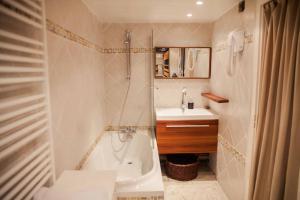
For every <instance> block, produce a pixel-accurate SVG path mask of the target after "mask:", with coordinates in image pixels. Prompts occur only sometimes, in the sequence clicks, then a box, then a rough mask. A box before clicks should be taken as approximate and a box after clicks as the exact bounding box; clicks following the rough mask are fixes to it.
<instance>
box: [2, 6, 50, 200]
mask: <svg viewBox="0 0 300 200" xmlns="http://www.w3.org/2000/svg"><path fill="white" fill-rule="evenodd" d="M44 7H45V6H44V1H42V0H0V199H1V200H2V199H3V200H6V199H7V200H8V199H13V200H18V199H32V197H33V195H34V194H35V193H36V192H37V191H38V190H39V189H40V188H41V187H42V186H44V185H50V184H52V183H53V182H54V180H55V175H54V174H55V172H54V161H53V151H52V149H53V148H52V138H51V137H52V134H51V122H50V119H51V116H50V105H49V83H48V74H47V73H48V68H47V43H46V20H45V9H44Z"/></svg>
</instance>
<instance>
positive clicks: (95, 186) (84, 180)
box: [34, 170, 116, 200]
mask: <svg viewBox="0 0 300 200" xmlns="http://www.w3.org/2000/svg"><path fill="white" fill-rule="evenodd" d="M115 180H116V172H115V171H103V170H101V171H84V170H83V171H77V170H70V171H64V172H63V174H62V175H61V176H60V178H59V179H58V180H57V181H56V182H55V184H54V185H53V186H52V187H51V188H46V187H44V188H41V189H40V190H39V192H38V193H37V194H36V195H35V196H34V200H86V199H88V200H111V199H113V198H114V195H113V194H114V188H115Z"/></svg>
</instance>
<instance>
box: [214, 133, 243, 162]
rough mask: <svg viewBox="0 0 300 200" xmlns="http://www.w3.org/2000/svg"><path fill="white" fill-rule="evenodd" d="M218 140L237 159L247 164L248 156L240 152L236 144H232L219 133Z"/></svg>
mask: <svg viewBox="0 0 300 200" xmlns="http://www.w3.org/2000/svg"><path fill="white" fill-rule="evenodd" d="M218 142H219V143H220V144H221V145H222V146H223V147H225V149H227V150H228V151H229V152H230V153H231V154H232V155H233V156H234V157H235V158H236V160H237V161H239V162H240V163H242V164H243V165H245V163H246V156H245V155H243V154H242V153H241V152H239V151H238V150H237V149H236V148H235V147H234V146H232V145H231V144H230V143H229V142H228V141H227V140H226V139H225V138H224V137H223V136H221V135H218Z"/></svg>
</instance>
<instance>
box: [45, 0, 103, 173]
mask: <svg viewBox="0 0 300 200" xmlns="http://www.w3.org/2000/svg"><path fill="white" fill-rule="evenodd" d="M46 17H47V19H48V20H50V21H51V22H48V32H47V40H48V54H49V76H50V77H49V78H50V97H51V99H50V100H51V106H52V107H51V111H52V123H53V124H52V125H53V139H54V153H55V167H56V173H57V175H58V176H59V175H60V174H61V172H62V171H63V170H66V169H74V168H75V167H76V165H77V164H78V163H79V161H80V160H81V159H82V158H83V156H84V155H85V154H86V152H87V151H88V149H89V148H90V147H91V145H92V143H93V142H94V141H95V140H96V138H97V137H98V136H99V135H100V134H102V133H103V130H104V127H105V120H104V117H105V113H104V112H105V110H104V106H105V104H104V65H103V62H102V55H101V53H100V52H98V51H97V50H96V49H94V48H92V47H88V46H85V45H84V43H83V42H82V41H83V40H82V39H78V37H75V36H81V37H82V38H84V39H85V40H88V41H90V42H91V43H92V44H97V45H100V46H101V41H102V38H101V26H100V24H99V23H98V21H97V20H96V18H95V17H94V16H93V15H92V14H91V13H90V12H89V10H88V9H87V8H86V7H85V5H84V4H83V3H82V2H81V1H80V0H72V1H60V0H47V1H46ZM49 23H51V28H52V29H51V30H50V29H49ZM66 30H68V31H70V32H66ZM71 39H73V40H71Z"/></svg>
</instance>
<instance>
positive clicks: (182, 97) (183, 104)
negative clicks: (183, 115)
mask: <svg viewBox="0 0 300 200" xmlns="http://www.w3.org/2000/svg"><path fill="white" fill-rule="evenodd" d="M185 97H186V87H184V88H183V89H182V96H181V109H182V112H184V111H185V109H186V105H185V104H186V103H185Z"/></svg>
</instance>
